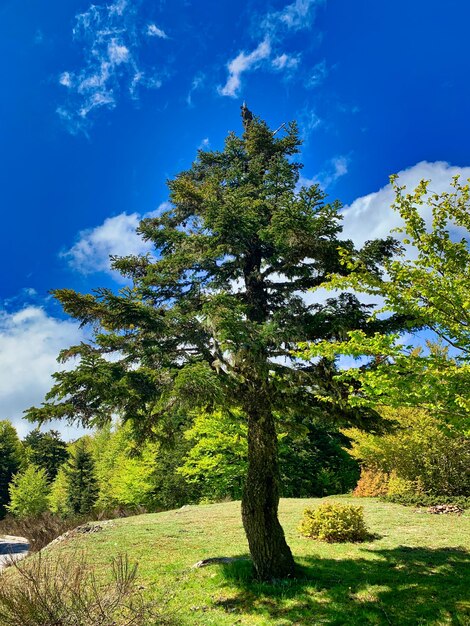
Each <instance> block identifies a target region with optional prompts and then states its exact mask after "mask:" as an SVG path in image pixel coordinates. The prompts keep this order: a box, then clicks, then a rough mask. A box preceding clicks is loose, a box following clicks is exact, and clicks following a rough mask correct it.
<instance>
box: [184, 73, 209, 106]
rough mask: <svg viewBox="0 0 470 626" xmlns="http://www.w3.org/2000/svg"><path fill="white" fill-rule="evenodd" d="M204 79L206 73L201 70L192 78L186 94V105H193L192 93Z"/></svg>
mask: <svg viewBox="0 0 470 626" xmlns="http://www.w3.org/2000/svg"><path fill="white" fill-rule="evenodd" d="M205 80H206V75H205V74H204V73H203V72H198V73H197V74H196V76H195V77H194V78H193V81H192V83H191V88H190V90H189V92H188V95H187V96H186V104H187V105H188V107H191V106H193V94H194V92H195V91H197V90H198V89H200V88H201V87H202V86H203V85H204V81H205Z"/></svg>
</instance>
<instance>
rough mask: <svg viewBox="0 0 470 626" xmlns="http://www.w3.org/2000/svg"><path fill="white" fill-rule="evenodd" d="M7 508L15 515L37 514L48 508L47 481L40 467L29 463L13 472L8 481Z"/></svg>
mask: <svg viewBox="0 0 470 626" xmlns="http://www.w3.org/2000/svg"><path fill="white" fill-rule="evenodd" d="M9 490H10V504H9V505H7V507H6V508H7V509H8V511H9V512H10V513H12V514H13V515H15V516H17V517H29V516H33V517H34V516H37V515H40V514H41V513H44V511H47V508H48V495H49V481H48V478H47V474H46V471H45V470H44V469H42V468H41V467H36V466H34V465H29V466H28V467H27V468H26V469H25V470H24V471H23V472H20V473H18V474H15V476H14V477H13V480H12V481H11V483H10V488H9Z"/></svg>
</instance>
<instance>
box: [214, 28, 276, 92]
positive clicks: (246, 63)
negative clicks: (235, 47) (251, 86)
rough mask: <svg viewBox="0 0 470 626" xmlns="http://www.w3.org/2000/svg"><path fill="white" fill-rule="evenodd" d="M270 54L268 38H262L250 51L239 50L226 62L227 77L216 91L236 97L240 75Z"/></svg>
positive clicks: (253, 67) (239, 85)
mask: <svg viewBox="0 0 470 626" xmlns="http://www.w3.org/2000/svg"><path fill="white" fill-rule="evenodd" d="M270 54H271V44H270V41H269V39H267V38H266V39H264V41H262V42H261V43H260V44H259V45H258V46H257V47H256V48H255V49H254V50H253V51H252V52H250V53H249V54H247V53H246V52H240V53H239V54H238V56H236V57H235V58H234V59H232V61H230V62H229V63H228V64H227V69H228V78H227V82H226V83H225V85H224V86H223V87H219V89H218V91H219V93H220V94H221V95H222V96H230V97H231V98H236V97H237V95H238V92H239V91H240V87H241V76H242V74H243V73H244V72H247V71H249V70H251V69H255V68H256V67H257V66H258V65H259V64H260V63H261V62H262V61H263V60H265V59H267V58H268V57H269V56H270Z"/></svg>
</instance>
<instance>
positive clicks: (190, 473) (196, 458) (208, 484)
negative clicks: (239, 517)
mask: <svg viewBox="0 0 470 626" xmlns="http://www.w3.org/2000/svg"><path fill="white" fill-rule="evenodd" d="M185 437H186V438H187V439H188V440H189V441H190V442H192V447H191V449H190V450H189V451H188V453H187V454H186V456H185V457H184V463H183V465H182V466H181V467H180V468H179V469H178V472H179V473H181V474H182V475H183V476H184V477H185V478H186V480H187V481H188V482H190V483H191V484H195V485H197V486H198V487H199V489H200V492H201V495H202V497H203V498H205V499H207V500H212V501H217V500H221V499H223V498H226V497H230V498H232V499H240V497H241V494H242V490H243V481H244V477H245V475H246V467H247V452H248V443H247V426H246V421H245V420H243V419H242V418H241V416H240V414H239V413H235V414H233V413H229V412H227V411H217V412H213V413H199V414H198V415H196V416H195V418H194V422H193V425H192V427H191V428H190V429H189V430H187V431H186V433H185Z"/></svg>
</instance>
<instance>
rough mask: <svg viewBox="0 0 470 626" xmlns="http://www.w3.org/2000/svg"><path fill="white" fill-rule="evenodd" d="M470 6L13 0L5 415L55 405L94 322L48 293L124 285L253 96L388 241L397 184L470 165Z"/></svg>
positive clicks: (0, 392) (5, 18)
mask: <svg viewBox="0 0 470 626" xmlns="http://www.w3.org/2000/svg"><path fill="white" fill-rule="evenodd" d="M469 22H470V4H469V3H468V2H466V1H465V0H447V2H445V3H443V2H441V1H437V0H413V1H412V2H410V1H409V0H406V1H405V0H394V2H374V1H372V0H354V2H352V1H351V0H323V1H322V0H293V1H292V2H290V1H289V0H273V1H272V2H265V1H261V0H248V1H246V2H238V3H235V2H228V1H225V0H219V1H218V2H216V1H215V0H198V1H197V2H196V1H190V0H172V1H171V2H170V1H165V0H160V1H155V0H140V1H136V0H134V1H131V0H108V2H102V1H101V0H95V4H94V5H92V4H91V3H90V2H89V0H80V1H78V0H67V2H64V1H63V0H48V2H47V3H44V2H42V3H40V2H38V1H37V0H2V2H1V4H0V75H1V76H2V83H1V84H2V98H1V115H0V139H1V145H2V153H1V167H0V193H1V200H0V201H1V206H2V241H1V246H0V254H1V255H2V259H1V267H2V280H1V282H0V374H1V375H0V381H1V382H0V419H1V418H11V419H13V420H14V421H15V423H20V422H19V421H18V420H19V419H20V416H21V412H22V410H23V409H25V408H27V407H28V406H30V405H31V404H33V403H38V402H40V401H41V399H42V396H43V394H44V392H45V391H46V390H47V389H48V387H49V385H50V378H49V376H50V373H51V371H53V370H54V368H55V356H56V354H57V351H58V350H59V349H60V348H61V347H64V346H66V345H69V344H71V343H74V342H75V341H78V340H79V339H80V338H81V337H82V334H81V331H80V330H79V329H78V328H77V326H76V325H75V324H74V323H73V322H71V321H70V320H66V319H64V317H63V316H62V314H61V311H60V309H59V307H58V306H57V305H56V304H55V303H54V302H53V301H52V300H51V298H50V297H49V296H48V291H49V290H50V289H53V288H57V287H72V288H75V289H79V290H81V291H88V290H90V289H92V288H93V287H97V286H100V285H104V284H106V285H111V286H112V285H116V284H117V283H116V277H115V276H112V275H110V274H109V273H108V272H107V271H106V266H107V256H108V254H110V253H111V254H112V253H115V254H119V253H123V254H125V253H127V252H130V251H132V252H140V251H145V246H144V245H143V244H142V243H141V242H140V241H139V240H138V239H137V238H136V236H135V235H134V229H135V226H136V225H137V223H138V220H139V219H140V217H141V216H143V215H145V214H148V213H151V212H152V211H155V210H156V209H157V208H158V207H159V206H160V205H161V204H162V203H163V202H165V201H166V199H167V191H166V186H165V181H166V180H167V179H168V178H171V177H172V176H174V175H175V174H176V173H177V172H178V171H180V170H181V169H183V168H186V167H188V166H189V165H190V163H191V161H192V159H193V158H194V156H195V153H196V150H197V149H198V148H199V147H205V146H210V147H213V148H218V147H220V146H221V145H222V143H223V140H224V137H225V135H226V134H227V132H228V131H229V130H232V129H233V130H236V131H237V132H240V131H241V123H240V117H239V110H240V105H241V103H242V101H243V100H244V99H245V100H246V101H247V103H248V106H249V107H250V108H251V109H252V110H253V111H254V112H255V113H256V114H258V115H260V116H262V117H263V118H265V119H266V120H267V121H268V122H269V124H270V125H271V126H272V127H273V128H277V127H278V126H279V125H280V124H281V123H282V122H284V121H287V120H290V119H297V120H298V122H299V125H300V129H301V133H302V136H303V138H304V146H303V150H302V160H303V162H304V164H305V167H304V170H303V176H304V177H305V179H306V180H311V181H317V182H319V183H320V184H321V185H322V186H323V187H324V188H325V189H326V191H327V192H328V193H329V194H331V196H332V197H334V198H336V197H338V198H339V199H340V200H342V202H343V203H344V204H345V205H346V208H345V230H346V232H347V235H348V236H352V237H354V238H355V239H356V240H357V242H358V243H360V242H361V241H363V240H364V239H366V238H370V237H371V236H381V235H385V234H387V232H388V230H389V228H390V227H391V226H393V225H395V216H394V214H393V212H391V211H390V209H389V204H390V200H391V195H390V190H389V189H388V188H387V182H388V176H389V175H390V174H391V173H394V172H402V180H404V181H405V182H407V183H408V184H409V185H410V186H412V185H414V184H415V183H417V182H418V180H419V179H420V178H423V177H426V178H431V179H432V180H433V188H434V189H436V190H441V189H444V188H445V187H446V185H447V183H448V181H449V179H450V177H451V175H452V174H454V173H457V172H462V174H463V175H464V176H465V177H468V176H470V155H469V148H468V147H469V145H470V124H469V122H468V104H469V95H470V85H469V81H468V77H469V75H470V71H469V70H470V67H469V66H470V55H469V54H468V50H467V40H468V23H469Z"/></svg>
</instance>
